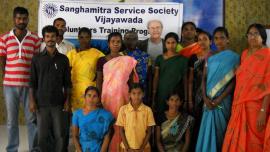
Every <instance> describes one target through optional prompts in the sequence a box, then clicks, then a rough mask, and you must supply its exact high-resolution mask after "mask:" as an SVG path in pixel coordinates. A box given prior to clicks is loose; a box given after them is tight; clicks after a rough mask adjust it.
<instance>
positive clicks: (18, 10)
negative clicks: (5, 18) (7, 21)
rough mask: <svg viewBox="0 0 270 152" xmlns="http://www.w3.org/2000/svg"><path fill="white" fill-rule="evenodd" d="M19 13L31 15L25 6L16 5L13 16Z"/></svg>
mask: <svg viewBox="0 0 270 152" xmlns="http://www.w3.org/2000/svg"><path fill="white" fill-rule="evenodd" d="M17 14H26V15H27V16H28V15H29V13H28V10H27V9H26V8H24V7H20V6H18V7H15V8H14V10H13V17H16V15H17Z"/></svg>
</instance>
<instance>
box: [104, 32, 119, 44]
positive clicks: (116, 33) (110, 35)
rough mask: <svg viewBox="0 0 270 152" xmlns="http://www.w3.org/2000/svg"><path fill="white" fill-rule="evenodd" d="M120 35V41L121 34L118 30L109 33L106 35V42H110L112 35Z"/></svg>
mask: <svg viewBox="0 0 270 152" xmlns="http://www.w3.org/2000/svg"><path fill="white" fill-rule="evenodd" d="M116 36H117V37H120V39H121V41H122V35H121V33H119V32H112V33H110V34H109V35H108V40H107V41H108V43H109V42H110V40H111V39H112V37H116Z"/></svg>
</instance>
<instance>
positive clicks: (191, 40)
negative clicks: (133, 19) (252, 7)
mask: <svg viewBox="0 0 270 152" xmlns="http://www.w3.org/2000/svg"><path fill="white" fill-rule="evenodd" d="M28 16H29V14H28V11H27V9H26V8H23V7H16V8H15V9H14V12H13V19H14V25H15V26H14V28H13V29H12V30H11V31H10V32H7V33H6V34H3V35H2V36H1V37H0V62H1V68H2V70H3V85H4V97H5V105H6V108H7V128H8V145H7V147H6V151H8V152H15V151H18V146H19V129H18V111H19V107H20V104H21V103H22V105H23V108H24V114H25V119H26V124H27V127H28V142H29V150H30V151H31V150H39V151H42V152H50V151H56V152H62V151H63V152H64V151H68V145H69V136H70V125H71V130H72V133H71V134H72V139H73V144H74V146H75V149H76V151H78V152H80V151H81V152H93V151H94V152H99V151H101V152H105V151H110V152H149V151H159V152H176V151H181V152H188V151H196V152H201V151H202V152H208V151H211V152H219V151H223V152H234V151H235V152H238V151H247V152H248V151H250V152H254V151H256V152H257V151H258V152H259V151H264V152H267V151H270V117H269V103H270V101H269V100H270V96H269V95H270V84H269V83H270V65H269V64H270V49H269V48H267V46H266V39H267V35H266V31H265V28H264V27H263V26H262V25H261V24H257V23H255V24H252V25H250V26H249V27H248V29H247V33H246V37H247V41H248V46H247V49H245V50H244V51H243V53H242V55H241V58H240V57H239V55H238V54H237V53H235V52H234V51H232V50H230V49H229V33H228V31H227V29H226V28H225V27H217V28H216V29H215V30H214V32H213V34H212V35H211V34H209V33H208V32H206V31H203V30H202V29H198V28H197V27H196V25H195V24H194V23H193V22H185V23H183V25H182V30H181V38H179V37H178V34H176V33H173V32H170V33H168V34H166V35H165V37H164V39H163V38H161V34H162V29H163V24H162V23H161V21H159V20H151V21H149V22H148V24H147V29H148V31H149V34H150V37H149V38H148V39H146V40H143V41H139V40H138V35H137V33H136V32H134V31H129V32H126V33H125V35H124V37H122V35H121V33H118V32H113V33H110V34H109V35H108V40H107V42H108V48H109V53H108V54H106V55H105V54H104V53H103V52H102V51H100V50H98V49H96V48H93V47H91V45H90V41H91V36H92V34H91V30H90V29H89V28H86V27H83V28H81V29H80V31H79V33H78V41H79V46H78V47H74V46H73V44H71V43H70V42H68V41H67V40H65V39H64V33H65V31H66V21H65V20H64V19H63V18H57V19H55V20H54V23H53V25H48V26H45V27H44V28H43V29H42V36H43V42H42V41H41V39H40V38H39V37H38V36H37V35H36V34H35V33H33V32H30V31H28V30H27V24H28V21H29V18H28ZM212 42H213V43H214V44H215V46H216V49H215V50H211V48H212V47H211V44H212Z"/></svg>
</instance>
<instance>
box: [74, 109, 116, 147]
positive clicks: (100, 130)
mask: <svg viewBox="0 0 270 152" xmlns="http://www.w3.org/2000/svg"><path fill="white" fill-rule="evenodd" d="M113 123H114V117H113V115H112V114H111V113H110V112H108V111H106V110H104V109H97V110H94V111H91V112H90V113H88V114H87V115H85V114H84V113H83V110H82V109H79V110H77V111H75V112H74V113H73V117H72V125H73V126H76V127H78V128H79V130H80V131H79V132H80V133H79V138H80V144H81V147H82V151H83V152H99V151H100V149H101V146H102V143H103V139H104V136H105V135H106V134H107V133H108V131H109V129H110V126H111V125H112V124H113Z"/></svg>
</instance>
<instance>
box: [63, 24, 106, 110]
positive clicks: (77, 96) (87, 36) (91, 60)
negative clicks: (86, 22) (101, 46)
mask: <svg viewBox="0 0 270 152" xmlns="http://www.w3.org/2000/svg"><path fill="white" fill-rule="evenodd" d="M78 40H79V42H80V47H79V48H77V49H73V50H71V51H69V52H68V53H67V57H68V59H69V63H70V67H71V80H72V85H73V86H72V87H73V88H72V92H71V107H72V110H73V111H74V110H77V109H79V108H82V107H83V103H84V90H85V89H86V88H87V87H88V86H96V80H95V79H96V78H95V77H96V64H97V60H98V59H99V58H100V57H102V56H104V54H103V53H102V52H100V51H99V50H97V49H95V48H91V47H90V40H91V31H90V29H88V28H85V27H84V28H81V29H80V31H79V34H78Z"/></svg>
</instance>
